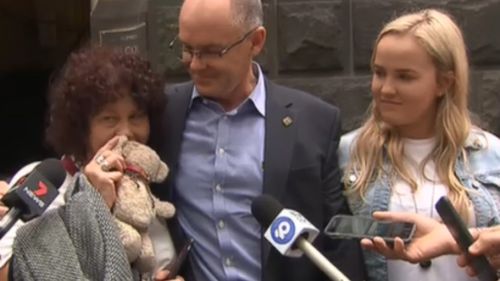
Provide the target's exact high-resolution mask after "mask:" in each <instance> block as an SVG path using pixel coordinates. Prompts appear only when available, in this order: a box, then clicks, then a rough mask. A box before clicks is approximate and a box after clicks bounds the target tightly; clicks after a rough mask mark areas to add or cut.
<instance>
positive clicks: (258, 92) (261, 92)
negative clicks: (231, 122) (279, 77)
mask: <svg viewBox="0 0 500 281" xmlns="http://www.w3.org/2000/svg"><path fill="white" fill-rule="evenodd" d="M252 69H253V71H254V73H255V74H256V77H257V84H256V85H255V87H254V89H253V90H252V93H251V94H250V96H249V97H248V99H245V100H244V101H243V102H242V103H241V104H240V105H239V106H238V107H237V108H236V109H235V110H238V108H239V107H240V106H241V105H242V104H244V103H245V102H246V101H247V100H250V101H252V103H253V105H254V106H255V108H256V109H257V111H258V112H259V113H260V114H261V115H262V116H263V117H265V116H266V87H265V84H264V74H263V73H262V69H261V68H260V65H259V64H258V63H256V62H252ZM198 98H200V99H203V97H202V96H201V95H200V93H199V92H198V90H197V89H196V86H194V87H193V92H192V93H191V101H190V103H189V109H190V108H191V106H192V105H193V101H194V100H195V99H198Z"/></svg>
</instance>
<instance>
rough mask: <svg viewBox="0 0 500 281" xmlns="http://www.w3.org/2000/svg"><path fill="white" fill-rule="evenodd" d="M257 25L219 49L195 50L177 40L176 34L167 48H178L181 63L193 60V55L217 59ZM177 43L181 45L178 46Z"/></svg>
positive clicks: (242, 40)
mask: <svg viewBox="0 0 500 281" xmlns="http://www.w3.org/2000/svg"><path fill="white" fill-rule="evenodd" d="M257 28H259V27H258V26H257V27H254V28H252V29H251V30H250V31H248V32H247V33H245V34H244V35H243V36H242V37H241V38H240V39H239V40H238V41H236V42H234V43H233V44H230V45H229V46H227V47H225V48H222V49H219V50H208V49H207V50H197V49H193V48H190V47H187V46H185V45H184V44H182V43H181V42H180V41H178V40H177V39H178V37H177V36H176V37H175V38H174V39H173V40H172V41H171V42H170V43H169V44H168V48H169V49H171V50H174V51H178V50H179V48H180V55H179V59H180V60H181V61H182V62H183V63H188V62H191V60H193V57H197V58H198V59H200V60H205V61H207V60H214V59H219V58H222V57H223V56H224V55H225V54H227V53H228V52H229V51H230V50H231V49H232V48H234V47H236V46H238V45H239V44H241V43H243V42H244V41H245V40H246V39H247V38H248V36H250V34H252V33H253V32H254V31H255V30H257ZM179 45H181V46H180V47H179Z"/></svg>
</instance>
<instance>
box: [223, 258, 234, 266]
mask: <svg viewBox="0 0 500 281" xmlns="http://www.w3.org/2000/svg"><path fill="white" fill-rule="evenodd" d="M224 263H225V264H226V266H232V265H233V260H232V259H231V258H226V260H225V261H224Z"/></svg>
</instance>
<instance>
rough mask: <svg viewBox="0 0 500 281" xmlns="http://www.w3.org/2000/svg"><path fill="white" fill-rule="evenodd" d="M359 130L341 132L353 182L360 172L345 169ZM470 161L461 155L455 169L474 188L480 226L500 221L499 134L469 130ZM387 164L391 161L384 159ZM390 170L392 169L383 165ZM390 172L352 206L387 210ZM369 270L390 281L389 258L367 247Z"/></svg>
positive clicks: (343, 161)
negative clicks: (388, 273)
mask: <svg viewBox="0 0 500 281" xmlns="http://www.w3.org/2000/svg"><path fill="white" fill-rule="evenodd" d="M357 135H358V130H355V131H352V132H349V133H347V134H345V135H343V136H342V138H341V140H340V145H339V151H338V154H339V163H340V168H341V170H342V171H343V172H344V173H347V174H345V175H344V177H345V178H347V179H349V180H350V181H352V182H354V181H355V180H356V178H357V176H358V175H357V174H356V173H355V172H353V171H345V168H346V165H347V162H348V161H349V157H350V150H351V146H352V144H353V143H355V139H356V138H357ZM465 148H466V154H467V158H468V159H467V164H466V163H465V162H464V159H462V157H459V158H458V161H457V164H456V166H455V173H456V175H457V176H458V178H459V179H460V181H461V182H462V184H463V185H464V186H465V187H466V188H467V189H468V190H470V191H471V192H468V196H469V199H470V200H471V202H472V204H473V206H474V215H475V219H476V226H477V227H484V226H490V225H495V224H499V223H500V218H499V212H498V209H499V208H498V206H500V203H499V202H500V200H499V198H500V139H498V138H497V137H496V136H494V135H492V134H490V133H488V132H486V131H483V130H480V129H477V128H474V129H473V130H472V131H471V133H470V134H469V136H468V138H467V141H466V144H465ZM384 165H387V167H388V166H389V165H390V164H389V163H388V162H385V163H384ZM384 170H386V171H387V170H390V169H384ZM390 186H391V185H390V183H389V176H388V175H387V174H382V175H381V176H380V177H379V178H378V179H376V180H375V181H373V182H372V183H371V184H370V187H369V188H368V190H367V192H366V194H365V198H364V201H362V200H360V199H358V198H348V201H349V205H350V208H351V210H352V212H353V214H355V215H361V216H371V214H372V213H373V212H374V211H387V209H388V206H389V202H390V198H391V188H390ZM363 254H364V256H365V265H366V272H367V274H368V280H370V281H387V280H388V276H387V262H386V259H385V258H384V257H383V256H381V255H378V254H376V253H374V252H370V251H364V253H363Z"/></svg>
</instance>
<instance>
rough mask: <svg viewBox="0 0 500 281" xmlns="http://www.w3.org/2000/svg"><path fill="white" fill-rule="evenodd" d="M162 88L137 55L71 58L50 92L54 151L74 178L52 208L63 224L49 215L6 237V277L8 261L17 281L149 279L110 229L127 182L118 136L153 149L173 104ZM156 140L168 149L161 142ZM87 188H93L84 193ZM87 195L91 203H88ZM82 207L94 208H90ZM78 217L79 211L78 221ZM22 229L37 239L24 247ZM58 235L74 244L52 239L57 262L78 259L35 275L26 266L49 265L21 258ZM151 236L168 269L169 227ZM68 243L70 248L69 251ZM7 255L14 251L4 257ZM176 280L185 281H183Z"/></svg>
mask: <svg viewBox="0 0 500 281" xmlns="http://www.w3.org/2000/svg"><path fill="white" fill-rule="evenodd" d="M163 87H164V84H163V81H162V79H160V77H159V76H158V75H157V74H155V73H154V72H153V71H152V70H151V67H150V64H149V63H148V62H147V61H146V60H144V59H142V58H140V57H139V56H137V55H133V54H128V53H125V52H123V51H120V50H116V49H112V48H108V47H96V46H95V47H87V48H84V49H81V50H78V51H75V52H74V53H72V54H71V55H70V56H69V58H68V60H67V62H66V64H65V66H64V67H63V68H62V69H61V71H60V73H59V75H58V77H57V78H56V80H54V81H53V84H52V85H51V88H50V90H49V110H48V111H49V124H48V127H47V131H46V136H47V141H48V143H49V144H50V145H51V147H52V148H53V149H54V150H55V152H56V153H58V154H59V155H61V156H62V157H63V163H64V166H65V168H66V170H67V171H68V175H67V178H66V181H65V183H64V184H63V186H62V187H61V188H60V189H59V192H60V194H61V195H59V196H58V197H57V198H56V200H55V202H54V203H53V204H52V205H51V207H50V208H52V209H55V208H56V207H60V208H58V209H57V210H58V212H59V216H56V219H54V218H52V217H51V219H50V220H49V219H47V217H49V216H50V215H53V214H54V213H56V212H53V213H50V212H49V214H47V215H44V216H43V217H42V218H40V219H38V220H37V221H35V222H34V223H30V224H29V225H36V228H33V227H31V228H30V227H29V225H26V226H23V227H20V228H19V226H18V227H16V229H19V230H18V232H17V238H16V231H15V230H12V231H10V232H8V233H7V235H6V236H7V238H8V239H2V241H0V254H1V258H0V259H1V260H0V262H1V264H0V266H2V267H3V268H2V272H3V273H4V272H5V271H6V270H4V269H5V268H8V267H7V266H5V264H6V263H7V261H5V259H7V260H8V259H10V257H11V256H13V257H14V263H13V265H14V267H12V266H11V268H12V269H13V270H12V271H13V272H14V275H13V277H14V279H25V278H27V276H32V275H39V276H38V277H40V278H42V276H45V277H46V276H51V277H50V278H56V279H61V278H62V279H65V278H72V279H75V278H77V277H78V276H80V275H82V276H84V277H85V278H86V279H87V278H89V279H91V280H94V279H99V280H108V279H109V278H111V279H114V280H115V279H116V280H129V279H130V280H132V279H137V278H141V279H143V278H144V276H139V277H137V274H136V273H137V272H136V273H135V275H134V271H133V270H132V271H131V270H130V266H129V265H128V263H127V258H126V256H123V255H124V253H123V251H122V250H121V249H122V248H120V246H117V244H116V242H115V241H120V238H119V236H120V235H119V232H118V231H117V229H115V228H113V227H111V228H112V229H111V230H109V227H108V226H109V225H112V223H108V220H109V221H110V222H111V221H112V219H111V214H110V212H109V208H112V206H113V204H114V201H115V199H116V189H115V184H116V183H117V182H118V181H120V179H121V177H122V176H123V172H124V170H125V167H126V163H125V161H124V159H123V157H122V156H121V155H119V154H118V153H116V152H114V151H113V150H112V149H113V148H114V146H115V145H116V144H117V141H118V136H123V135H125V136H127V137H128V139H130V140H135V141H138V142H141V143H145V144H150V145H151V143H150V142H149V140H150V133H155V132H156V133H159V132H160V130H161V117H162V112H163V110H164V107H165V102H166V101H165V98H166V96H165V95H164V93H163ZM151 139H155V140H159V141H161V140H160V139H159V138H156V137H155V138H151ZM86 186H90V187H92V188H87V189H85V188H86ZM94 188H95V189H94ZM83 189H85V190H86V192H87V193H85V192H80V194H83V195H79V191H80V190H83ZM96 191H97V192H96ZM63 194H65V195H63ZM85 194H90V195H88V196H87V197H88V198H86V197H85ZM92 194H96V196H94V197H97V198H99V199H97V200H94V199H93V198H94V197H93V195H92ZM0 197H1V195H0ZM81 198H84V199H81ZM102 199H104V200H102ZM82 200H83V201H82ZM85 200H87V201H85ZM96 201H99V202H96ZM81 202H89V206H88V208H87V207H85V204H81ZM78 204H80V205H78ZM82 205H83V207H82ZM100 205H102V207H100ZM61 206H64V207H61ZM75 206H76V207H75ZM82 208H83V209H82ZM87 209H88V210H87ZM74 210H78V211H76V213H75V211H74ZM61 214H64V215H61ZM53 216H54V215H53ZM73 216H74V217H73ZM60 217H62V219H61V220H62V221H63V222H62V223H61V224H60V225H57V222H55V221H57V220H58V219H59V218H60ZM68 218H69V219H68ZM65 219H68V220H67V221H65ZM103 221H104V223H103ZM52 224H56V225H55V226H52ZM48 226H50V227H48ZM23 229H30V230H31V233H33V232H34V231H33V229H36V230H37V231H36V233H37V237H36V239H27V241H28V242H23V240H22V239H21V238H20V235H22V234H23V233H24V234H25V233H26V231H25V230H23ZM40 229H41V231H39V230H40ZM53 229H57V231H62V232H64V234H65V235H66V234H67V236H68V238H67V241H66V240H64V238H62V237H60V236H59V235H57V237H52V238H53V239H54V240H55V239H57V240H58V241H57V242H56V243H59V245H57V244H56V245H54V247H51V248H56V249H53V250H51V251H47V253H46V254H47V255H49V256H50V255H52V256H53V257H55V258H58V256H57V255H58V253H66V252H68V249H64V248H65V247H74V249H72V250H74V251H75V252H76V253H77V254H76V255H75V256H77V257H78V258H77V259H76V261H75V260H74V259H64V258H61V261H62V262H64V264H62V265H61V266H62V267H60V268H59V267H58V270H55V271H54V270H52V269H51V272H50V273H48V272H44V270H45V267H43V266H41V267H38V268H36V269H34V268H31V267H29V266H26V265H30V264H37V263H43V262H44V260H41V261H40V260H35V258H33V260H29V259H32V258H31V257H33V255H31V254H26V252H21V253H16V251H18V252H19V251H20V250H19V249H27V250H29V251H30V253H32V252H33V251H34V250H33V249H37V250H38V251H40V250H39V249H40V247H42V248H44V247H45V248H47V246H46V245H40V244H44V243H45V240H44V242H41V241H42V240H41V239H43V238H44V237H45V238H47V237H48V238H47V239H48V241H49V243H52V242H51V241H50V238H51V237H50V235H52V236H55V235H53V234H49V233H52V232H53V233H59V232H56V231H55V230H53ZM61 229H62V230H61ZM89 229H90V230H89ZM96 232H97V234H96ZM150 232H151V233H150V234H151V237H152V238H153V240H154V241H153V242H154V246H155V249H158V248H160V249H162V250H161V251H158V252H157V253H156V257H157V266H156V268H157V269H162V268H163V267H164V266H165V265H166V264H168V263H169V262H170V261H171V260H172V258H173V257H174V256H175V250H174V249H173V247H169V246H170V245H172V243H171V240H170V235H169V234H168V231H167V229H166V227H165V225H164V223H163V222H160V221H158V220H156V221H155V222H154V223H153V225H152V226H151V227H150ZM27 237H29V235H28V236H27ZM14 239H15V242H14ZM82 239H83V240H82ZM4 241H7V242H4ZM65 241H66V242H67V244H64V243H65ZM13 243H14V245H17V246H20V247H18V248H15V250H14V253H12V245H13ZM64 245H69V246H64ZM23 247H24V248H23ZM45 248H44V249H45ZM57 248H61V249H57ZM166 248H167V249H166ZM2 249H8V250H7V251H6V252H2V251H3V250H2ZM113 249H115V251H113ZM58 251H59V252H58ZM17 257H21V258H19V259H17ZM98 257H99V258H100V259H98ZM24 259H28V261H26V260H24ZM94 259H95V260H94ZM21 265H22V266H21ZM90 265H92V266H90ZM120 266H121V267H120ZM96 267H97V269H96ZM110 268H112V270H110ZM69 269H71V270H69ZM75 272H77V273H76V274H77V275H75ZM16 274H17V278H16ZM46 274H49V275H46ZM167 275H168V272H166V271H165V270H157V271H156V272H154V273H153V276H154V278H155V280H164V279H167ZM75 276H76V277H75ZM82 276H80V277H82ZM133 276H135V278H134V277H133ZM38 277H37V278H38ZM37 278H35V279H37ZM177 278H178V279H176V280H182V277H177ZM42 279H43V278H42ZM0 280H2V278H1V277H0Z"/></svg>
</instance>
